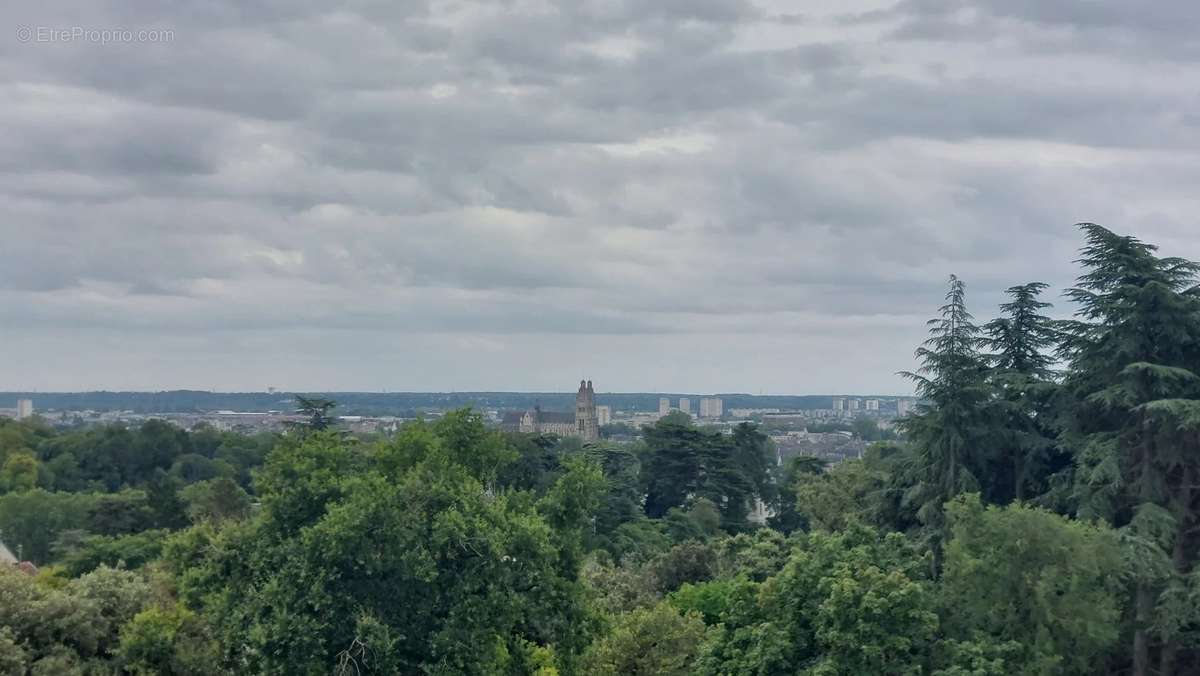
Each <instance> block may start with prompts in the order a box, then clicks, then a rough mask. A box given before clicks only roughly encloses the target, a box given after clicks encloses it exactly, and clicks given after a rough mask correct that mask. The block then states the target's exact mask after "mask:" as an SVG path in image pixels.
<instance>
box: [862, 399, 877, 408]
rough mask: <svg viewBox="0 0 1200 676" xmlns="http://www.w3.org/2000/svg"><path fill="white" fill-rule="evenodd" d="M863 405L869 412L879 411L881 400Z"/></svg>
mask: <svg viewBox="0 0 1200 676" xmlns="http://www.w3.org/2000/svg"><path fill="white" fill-rule="evenodd" d="M863 403H864V404H865V405H866V407H867V410H868V411H878V410H879V400H878V399H868V400H866V401H865V402H863Z"/></svg>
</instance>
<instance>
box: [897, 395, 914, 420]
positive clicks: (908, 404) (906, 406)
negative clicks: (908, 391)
mask: <svg viewBox="0 0 1200 676" xmlns="http://www.w3.org/2000/svg"><path fill="white" fill-rule="evenodd" d="M912 404H913V402H912V399H897V400H896V416H897V417H900V418H903V417H904V416H906V415H908V414H909V412H911V411H912Z"/></svg>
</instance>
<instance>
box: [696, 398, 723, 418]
mask: <svg viewBox="0 0 1200 676" xmlns="http://www.w3.org/2000/svg"><path fill="white" fill-rule="evenodd" d="M724 414H725V402H723V401H721V400H720V399H719V398H717V397H704V398H702V399H701V400H700V417H701V418H720V417H721V416H722V415H724Z"/></svg>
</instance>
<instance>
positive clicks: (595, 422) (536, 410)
mask: <svg viewBox="0 0 1200 676" xmlns="http://www.w3.org/2000/svg"><path fill="white" fill-rule="evenodd" d="M517 429H518V430H519V431H521V432H532V433H536V434H557V435H559V436H560V437H579V438H580V439H583V440H584V441H595V440H597V439H599V438H600V420H599V418H598V417H597V414H596V391H595V390H593V389H592V381H590V380H581V381H579V391H578V392H576V393H575V415H574V416H572V415H571V414H570V413H556V412H553V411H543V410H542V409H541V408H540V407H538V406H535V407H533V408H532V409H530V410H528V411H525V412H524V413H522V414H520V418H519V422H518V423H517Z"/></svg>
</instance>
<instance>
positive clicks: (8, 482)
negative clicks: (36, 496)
mask: <svg viewBox="0 0 1200 676" xmlns="http://www.w3.org/2000/svg"><path fill="white" fill-rule="evenodd" d="M37 483H38V461H37V458H35V457H34V456H33V453H30V452H27V451H19V452H16V453H9V454H8V459H7V460H5V461H4V465H3V467H0V493H2V492H9V493H21V492H24V491H28V490H31V489H33V488H34V487H35V486H37Z"/></svg>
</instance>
